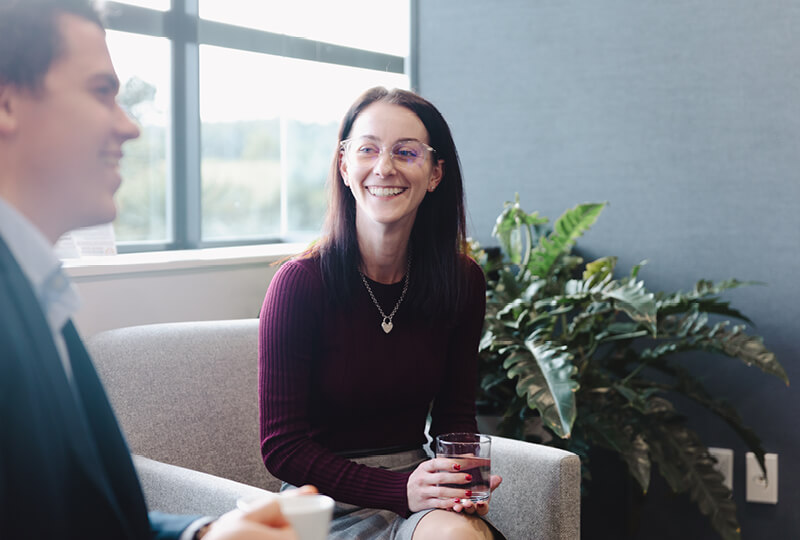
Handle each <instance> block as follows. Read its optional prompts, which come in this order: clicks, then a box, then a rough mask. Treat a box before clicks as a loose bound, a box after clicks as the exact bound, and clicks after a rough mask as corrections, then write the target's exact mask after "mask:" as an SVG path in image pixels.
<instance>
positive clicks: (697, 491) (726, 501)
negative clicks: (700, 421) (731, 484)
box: [646, 418, 741, 540]
mask: <svg viewBox="0 0 800 540" xmlns="http://www.w3.org/2000/svg"><path fill="white" fill-rule="evenodd" d="M646 436H647V440H648V442H649V443H650V449H651V457H652V459H653V461H655V462H656V463H658V467H659V471H660V472H661V475H662V476H663V477H664V478H665V479H666V480H667V483H668V484H669V485H670V487H672V489H673V491H676V492H679V493H683V492H688V493H689V497H690V498H691V499H692V500H693V501H695V502H696V503H697V506H698V507H699V508H700V512H701V513H702V514H703V515H706V516H708V517H709V518H710V520H711V524H712V526H713V527H714V529H715V530H716V531H717V532H718V533H719V535H720V536H721V537H722V538H723V539H725V540H739V539H740V538H741V529H740V527H739V522H738V521H737V519H736V504H735V503H734V502H733V501H732V500H731V492H730V490H729V489H728V488H727V487H725V485H724V484H723V483H722V481H723V478H722V475H721V474H720V473H719V472H718V471H717V470H716V469H715V468H714V461H713V458H712V457H711V456H710V454H709V453H708V449H707V448H706V447H705V446H704V445H703V444H702V443H701V442H700V439H699V437H698V436H697V434H695V433H694V432H693V431H692V430H690V429H689V428H687V427H686V426H685V425H684V423H683V422H682V421H679V420H678V419H675V418H673V419H667V420H665V421H659V422H654V423H653V424H650V425H648V430H647V435H646Z"/></svg>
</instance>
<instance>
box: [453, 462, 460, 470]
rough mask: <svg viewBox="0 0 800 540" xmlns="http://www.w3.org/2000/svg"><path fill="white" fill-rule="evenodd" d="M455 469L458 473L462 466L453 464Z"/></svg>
mask: <svg viewBox="0 0 800 540" xmlns="http://www.w3.org/2000/svg"><path fill="white" fill-rule="evenodd" d="M453 469H455V470H457V471H460V470H461V465H459V464H458V463H454V464H453Z"/></svg>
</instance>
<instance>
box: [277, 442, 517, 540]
mask: <svg viewBox="0 0 800 540" xmlns="http://www.w3.org/2000/svg"><path fill="white" fill-rule="evenodd" d="M350 459H351V460H352V461H354V462H356V463H359V464H361V465H366V466H368V467H380V468H381V469H386V470H389V471H396V472H408V471H413V470H414V469H416V468H417V466H418V465H419V464H420V463H422V462H423V461H425V460H428V459H430V457H429V456H428V454H427V453H425V451H424V450H422V449H421V448H420V449H418V450H408V451H405V452H397V453H395V454H382V455H373V456H364V457H357V458H350ZM292 487H294V486H291V485H289V484H287V483H286V482H284V483H283V484H282V485H281V491H283V490H285V489H290V488H292ZM431 510H432V509H427V510H421V511H419V512H415V513H413V514H411V515H410V516H409V517H408V518H404V517H401V516H399V515H398V514H396V513H394V512H392V511H391V510H382V509H380V508H364V507H361V506H355V505H352V504H345V503H342V502H339V501H336V506H334V508H333V521H331V531H330V533H329V534H328V540H411V537H412V535H413V534H414V529H416V528H417V524H419V520H421V519H422V518H423V517H425V515H426V514H427V513H428V512H430V511H431ZM483 519H484V521H486V523H487V525H489V528H490V529H491V530H492V532H493V533H494V537H495V539H497V540H504V539H505V537H504V536H503V535H502V534H500V533H499V532H498V531H497V529H496V528H495V527H494V526H493V525H492V524H491V523H489V522H488V521H487V520H486V518H483Z"/></svg>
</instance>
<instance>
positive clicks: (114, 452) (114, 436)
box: [64, 321, 149, 538]
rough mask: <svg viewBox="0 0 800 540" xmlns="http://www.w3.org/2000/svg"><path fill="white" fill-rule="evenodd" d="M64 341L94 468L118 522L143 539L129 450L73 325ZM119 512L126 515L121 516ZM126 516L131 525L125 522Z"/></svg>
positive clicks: (143, 516)
mask: <svg viewBox="0 0 800 540" xmlns="http://www.w3.org/2000/svg"><path fill="white" fill-rule="evenodd" d="M64 338H65V339H66V342H67V349H68V350H69V356H70V361H71V363H72V372H73V376H74V378H75V384H76V385H77V387H78V393H79V394H80V395H81V399H82V401H83V404H82V405H83V409H84V410H85V414H86V418H87V420H88V424H89V429H90V431H91V432H92V440H94V441H95V444H96V445H97V446H96V448H97V450H98V453H99V457H100V461H99V462H97V466H98V467H102V468H103V469H104V470H103V474H101V475H100V476H101V477H102V478H103V479H104V480H105V481H106V482H107V487H108V489H109V490H110V491H113V493H114V496H113V497H111V498H110V500H111V501H112V504H113V506H114V508H115V510H116V511H117V513H118V515H119V516H120V519H123V520H124V521H126V523H127V525H128V526H127V527H126V530H132V529H134V528H135V529H139V530H138V531H135V532H136V534H135V537H136V538H142V537H144V536H146V535H147V534H148V529H149V522H148V520H147V507H146V505H145V501H144V495H143V493H142V489H141V486H140V485H139V479H138V477H137V476H136V470H135V469H134V467H133V460H132V459H131V454H130V450H129V449H128V445H127V444H126V443H125V439H124V437H123V435H122V432H121V430H120V427H119V423H118V422H117V419H116V417H115V416H114V412H113V410H112V408H111V405H110V403H109V402H108V398H107V396H106V393H105V390H103V386H102V383H101V382H100V378H99V377H98V375H97V371H96V370H95V369H94V365H93V364H92V362H91V359H90V358H89V353H88V352H87V351H86V348H85V347H84V345H83V341H81V338H80V336H79V335H78V332H77V330H76V329H75V326H74V325H73V323H72V321H69V322H68V323H67V324H66V325H65V326H64ZM122 509H125V510H126V511H124V512H123V510H122ZM126 516H127V518H129V519H130V520H131V521H127V520H125V517H126Z"/></svg>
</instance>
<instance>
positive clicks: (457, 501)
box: [453, 499, 461, 504]
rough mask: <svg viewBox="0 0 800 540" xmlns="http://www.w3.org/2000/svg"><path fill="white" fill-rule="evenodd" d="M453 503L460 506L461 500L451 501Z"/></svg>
mask: <svg viewBox="0 0 800 540" xmlns="http://www.w3.org/2000/svg"><path fill="white" fill-rule="evenodd" d="M453 502H454V503H456V504H461V499H453Z"/></svg>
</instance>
